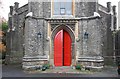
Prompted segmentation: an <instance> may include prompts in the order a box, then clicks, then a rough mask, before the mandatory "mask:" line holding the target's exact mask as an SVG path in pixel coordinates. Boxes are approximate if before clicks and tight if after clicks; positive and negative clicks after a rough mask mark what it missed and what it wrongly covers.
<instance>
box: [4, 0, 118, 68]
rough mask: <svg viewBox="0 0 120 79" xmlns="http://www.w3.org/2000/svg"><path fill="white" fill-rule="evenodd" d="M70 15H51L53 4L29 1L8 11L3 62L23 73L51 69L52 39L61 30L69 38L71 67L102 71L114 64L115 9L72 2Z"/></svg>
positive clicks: (52, 61)
mask: <svg viewBox="0 0 120 79" xmlns="http://www.w3.org/2000/svg"><path fill="white" fill-rule="evenodd" d="M74 1H75V2H73V4H72V13H73V14H72V15H57V16H56V15H54V14H53V12H54V2H52V1H49V2H45V1H36V0H35V1H33V0H29V2H28V4H26V5H24V6H22V7H19V3H17V2H16V3H15V5H14V6H11V7H10V13H9V29H8V33H7V55H6V62H7V61H8V62H7V63H9V61H10V62H15V63H17V62H19V63H21V65H22V67H23V68H24V69H30V68H36V67H42V65H44V64H46V63H47V64H50V65H52V66H54V37H55V35H56V34H57V33H58V31H60V30H61V29H64V30H65V31H67V32H68V33H69V34H70V37H71V40H72V45H71V55H72V56H71V62H72V63H71V66H73V65H77V64H80V65H83V66H84V67H90V68H103V65H112V64H114V60H113V59H114V55H115V53H114V52H115V50H114V49H115V44H114V41H115V39H114V36H113V32H115V31H116V7H115V6H111V2H108V3H107V7H104V6H102V5H100V4H98V2H97V1H95V2H88V1H87V0H85V2H81V1H82V0H81V1H77V0H74Z"/></svg>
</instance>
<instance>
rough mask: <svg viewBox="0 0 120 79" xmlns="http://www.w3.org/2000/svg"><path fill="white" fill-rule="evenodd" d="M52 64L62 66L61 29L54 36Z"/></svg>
mask: <svg viewBox="0 0 120 79" xmlns="http://www.w3.org/2000/svg"><path fill="white" fill-rule="evenodd" d="M54 65H55V66H63V30H61V31H59V32H58V33H57V34H56V36H55V38H54Z"/></svg>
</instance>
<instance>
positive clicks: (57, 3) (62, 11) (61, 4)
mask: <svg viewBox="0 0 120 79" xmlns="http://www.w3.org/2000/svg"><path fill="white" fill-rule="evenodd" d="M73 2H74V0H52V16H55V15H60V16H61V15H72V16H73V15H74V12H73V11H74V6H73V5H74V3H73Z"/></svg>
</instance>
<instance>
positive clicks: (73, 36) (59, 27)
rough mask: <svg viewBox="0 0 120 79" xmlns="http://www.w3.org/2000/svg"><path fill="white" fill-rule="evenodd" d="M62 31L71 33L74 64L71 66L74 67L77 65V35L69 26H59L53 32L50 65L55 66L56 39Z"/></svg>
mask: <svg viewBox="0 0 120 79" xmlns="http://www.w3.org/2000/svg"><path fill="white" fill-rule="evenodd" d="M62 29H63V30H65V31H67V32H68V33H69V35H70V37H71V40H72V45H71V53H72V63H71V65H73V64H75V61H76V52H75V33H74V31H73V30H72V29H71V28H70V27H69V26H68V25H65V24H60V25H57V26H56V27H55V28H54V29H53V30H52V32H51V35H50V53H49V56H50V64H52V65H54V37H55V35H56V34H57V33H58V32H59V31H60V30H62Z"/></svg>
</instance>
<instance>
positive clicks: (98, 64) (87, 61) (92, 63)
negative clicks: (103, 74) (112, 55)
mask: <svg viewBox="0 0 120 79" xmlns="http://www.w3.org/2000/svg"><path fill="white" fill-rule="evenodd" d="M77 64H79V65H82V66H83V67H85V68H92V69H102V68H103V65H104V58H103V57H100V56H99V57H97V56H96V57H78V58H77Z"/></svg>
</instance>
